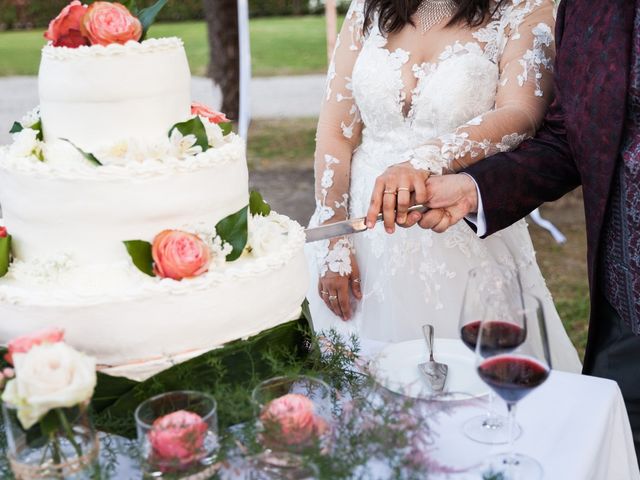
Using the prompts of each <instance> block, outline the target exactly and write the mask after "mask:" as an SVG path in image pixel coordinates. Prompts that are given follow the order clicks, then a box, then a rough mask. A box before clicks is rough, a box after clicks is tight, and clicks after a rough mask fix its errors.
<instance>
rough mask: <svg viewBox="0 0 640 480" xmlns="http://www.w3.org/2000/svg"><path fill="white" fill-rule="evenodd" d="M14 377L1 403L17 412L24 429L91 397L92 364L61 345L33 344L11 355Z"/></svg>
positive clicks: (93, 369)
mask: <svg viewBox="0 0 640 480" xmlns="http://www.w3.org/2000/svg"><path fill="white" fill-rule="evenodd" d="M13 361H14V364H15V365H14V367H15V378H14V379H13V380H11V381H9V382H8V383H7V387H6V388H5V391H4V393H3V394H2V400H3V401H4V402H6V403H8V404H9V405H11V406H13V407H15V408H16V409H17V410H18V419H19V420H20V423H22V426H23V427H24V428H25V429H28V428H31V427H32V426H33V425H35V424H36V423H37V422H38V421H39V420H40V419H42V417H44V416H45V415H46V414H47V413H48V412H49V411H51V410H53V409H54V408H63V407H73V406H75V405H78V404H80V403H82V402H85V401H87V400H89V399H90V398H91V396H92V395H93V390H94V388H95V386H96V362H95V359H93V358H91V357H88V356H86V355H84V354H82V353H80V352H78V351H76V350H74V349H73V348H71V347H70V346H69V345H67V344H65V343H53V344H45V345H37V346H35V347H33V348H32V349H31V350H29V352H27V353H16V354H15V355H14V356H13Z"/></svg>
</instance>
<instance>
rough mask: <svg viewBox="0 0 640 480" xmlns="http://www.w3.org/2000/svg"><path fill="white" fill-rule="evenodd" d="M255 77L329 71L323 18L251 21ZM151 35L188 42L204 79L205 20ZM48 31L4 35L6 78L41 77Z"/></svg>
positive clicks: (0, 60) (1, 71)
mask: <svg viewBox="0 0 640 480" xmlns="http://www.w3.org/2000/svg"><path fill="white" fill-rule="evenodd" d="M250 28H251V48H252V65H253V74H254V75H255V76H268V75H301V74H306V73H324V71H325V70H326V65H327V59H326V53H325V49H326V46H325V45H326V44H325V24H324V17H322V16H308V17H282V18H279V17H272V18H258V19H254V20H251V24H250ZM150 32H151V36H153V37H168V36H178V37H181V38H182V39H183V40H184V43H185V46H186V49H187V56H188V57H189V63H190V65H191V70H192V72H193V73H194V74H195V75H204V73H205V71H206V66H207V62H208V56H209V45H208V42H207V28H206V25H205V23H204V22H182V23H160V24H157V25H154V26H153V27H152V28H151V31H150ZM42 34H43V30H31V31H18V32H13V31H11V32H0V76H7V75H35V74H36V73H37V70H38V63H39V61H40V48H41V47H42V45H44V38H43V37H42Z"/></svg>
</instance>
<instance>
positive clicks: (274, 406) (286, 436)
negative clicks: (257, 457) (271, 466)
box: [260, 393, 328, 446]
mask: <svg viewBox="0 0 640 480" xmlns="http://www.w3.org/2000/svg"><path fill="white" fill-rule="evenodd" d="M260 420H261V421H262V424H263V426H264V428H265V440H267V441H268V442H270V443H275V444H279V445H283V446H293V445H306V444H309V443H310V442H312V441H314V440H315V439H317V438H318V437H319V436H320V435H322V434H323V433H324V432H325V431H326V430H327V428H328V425H327V422H325V421H324V419H322V418H320V417H318V416H316V414H315V412H314V405H313V402H312V401H311V400H310V399H309V398H307V397H305V396H304V395H300V394H297V393H289V394H287V395H284V396H282V397H279V398H276V399H275V400H272V401H271V402H270V403H269V404H268V405H267V406H266V407H265V409H264V410H263V412H262V414H261V415H260Z"/></svg>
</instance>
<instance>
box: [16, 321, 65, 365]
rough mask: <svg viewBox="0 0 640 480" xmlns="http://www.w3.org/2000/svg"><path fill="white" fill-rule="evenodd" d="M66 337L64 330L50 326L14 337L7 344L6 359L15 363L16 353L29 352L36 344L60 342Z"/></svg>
mask: <svg viewBox="0 0 640 480" xmlns="http://www.w3.org/2000/svg"><path fill="white" fill-rule="evenodd" d="M63 339H64V330H62V329H60V328H48V329H46V330H40V331H39V332H35V333H32V334H30V335H23V336H22V337H18V338H14V339H13V340H11V341H10V342H9V344H8V345H7V350H8V353H7V354H6V355H5V356H4V359H5V360H6V361H7V362H9V363H10V364H11V365H13V355H15V354H16V353H27V352H28V351H29V350H31V349H32V348H33V347H35V346H36V345H42V344H44V343H58V342H61V341H62V340H63Z"/></svg>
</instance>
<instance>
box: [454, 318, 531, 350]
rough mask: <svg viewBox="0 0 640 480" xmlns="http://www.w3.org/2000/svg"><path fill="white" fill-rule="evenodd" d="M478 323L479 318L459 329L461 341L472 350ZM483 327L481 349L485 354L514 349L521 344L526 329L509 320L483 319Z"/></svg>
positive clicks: (476, 339) (476, 337) (476, 340)
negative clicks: (483, 338)
mask: <svg viewBox="0 0 640 480" xmlns="http://www.w3.org/2000/svg"><path fill="white" fill-rule="evenodd" d="M480 323H481V322H480V321H479V320H478V321H475V322H471V323H468V324H466V325H464V326H463V327H462V328H461V329H460V338H461V339H462V342H463V343H464V344H465V345H466V346H467V347H469V348H470V349H471V350H473V351H475V349H476V343H477V342H478V332H479V331H480ZM484 329H485V330H484V337H485V340H484V341H483V344H482V349H483V353H484V354H485V355H493V354H495V353H499V352H504V351H509V350H514V349H516V348H518V347H519V346H520V345H522V343H523V342H524V340H525V338H526V336H527V331H526V330H525V329H524V328H523V327H522V326H520V325H516V324H513V323H509V322H501V321H492V320H485V326H484Z"/></svg>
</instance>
